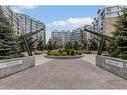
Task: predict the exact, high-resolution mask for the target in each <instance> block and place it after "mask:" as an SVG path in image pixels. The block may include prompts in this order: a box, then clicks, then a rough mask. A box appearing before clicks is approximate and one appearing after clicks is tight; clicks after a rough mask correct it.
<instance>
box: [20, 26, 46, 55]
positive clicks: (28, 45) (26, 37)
mask: <svg viewBox="0 0 127 95" xmlns="http://www.w3.org/2000/svg"><path fill="white" fill-rule="evenodd" d="M42 30H44V28H41V29H39V30H37V31H35V32H29V33H27V34H24V35H22V36H20V37H19V38H18V41H20V44H21V45H23V44H24V45H25V48H26V50H27V52H28V55H29V56H32V49H31V47H32V46H31V45H32V44H33V43H34V42H36V41H37V39H35V40H34V41H33V42H31V43H29V41H30V40H31V39H32V38H31V37H32V36H33V35H35V34H37V33H39V32H40V31H42ZM44 31H45V30H44Z"/></svg>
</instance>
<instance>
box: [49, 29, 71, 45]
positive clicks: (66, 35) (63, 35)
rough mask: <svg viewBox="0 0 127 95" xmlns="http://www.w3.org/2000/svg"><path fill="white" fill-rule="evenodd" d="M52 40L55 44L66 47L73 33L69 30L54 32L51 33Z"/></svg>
mask: <svg viewBox="0 0 127 95" xmlns="http://www.w3.org/2000/svg"><path fill="white" fill-rule="evenodd" d="M51 40H52V42H53V43H57V44H58V45H62V46H64V45H65V44H66V43H67V42H70V40H71V32H70V31H69V30H67V31H65V30H62V31H58V30H54V31H52V32H51Z"/></svg>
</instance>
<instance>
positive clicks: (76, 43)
mask: <svg viewBox="0 0 127 95" xmlns="http://www.w3.org/2000/svg"><path fill="white" fill-rule="evenodd" d="M73 48H74V49H75V50H78V42H77V41H75V42H74V44H73Z"/></svg>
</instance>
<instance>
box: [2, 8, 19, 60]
mask: <svg viewBox="0 0 127 95" xmlns="http://www.w3.org/2000/svg"><path fill="white" fill-rule="evenodd" d="M16 39H17V38H16V36H15V31H14V30H13V25H11V24H10V22H9V19H8V18H7V17H6V16H5V15H4V12H3V10H2V7H1V6H0V57H1V58H12V57H18V56H19V55H20V54H19V47H18V45H17V42H16Z"/></svg>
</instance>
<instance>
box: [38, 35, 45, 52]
mask: <svg viewBox="0 0 127 95" xmlns="http://www.w3.org/2000/svg"><path fill="white" fill-rule="evenodd" d="M37 49H38V50H43V49H44V41H43V39H42V36H41V37H40V38H39V41H38V45H37Z"/></svg>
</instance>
